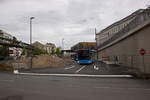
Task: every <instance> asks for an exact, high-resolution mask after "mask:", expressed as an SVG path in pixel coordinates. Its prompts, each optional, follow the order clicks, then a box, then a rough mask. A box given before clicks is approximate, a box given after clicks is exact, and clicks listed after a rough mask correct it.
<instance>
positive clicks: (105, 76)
mask: <svg viewBox="0 0 150 100" xmlns="http://www.w3.org/2000/svg"><path fill="white" fill-rule="evenodd" d="M14 74H20V75H35V76H66V77H67V76H70V77H98V78H132V77H133V76H132V75H89V74H39V73H20V72H19V73H14Z"/></svg>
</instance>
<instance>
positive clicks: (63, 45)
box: [62, 38, 64, 50]
mask: <svg viewBox="0 0 150 100" xmlns="http://www.w3.org/2000/svg"><path fill="white" fill-rule="evenodd" d="M62 50H64V38H62Z"/></svg>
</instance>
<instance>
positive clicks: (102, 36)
mask: <svg viewBox="0 0 150 100" xmlns="http://www.w3.org/2000/svg"><path fill="white" fill-rule="evenodd" d="M143 11H144V9H140V10H137V11H135V12H134V13H132V14H131V15H129V16H127V17H125V18H123V19H122V20H120V21H118V22H115V23H114V24H112V25H110V26H108V27H107V28H105V29H103V30H102V31H100V32H99V33H97V34H96V42H97V45H98V46H99V45H101V44H103V43H104V42H105V41H107V40H109V39H110V38H112V36H113V35H115V34H116V33H118V32H119V31H121V30H122V29H123V28H125V27H126V26H127V25H128V24H129V23H130V22H131V21H132V20H134V19H135V17H136V16H137V15H138V14H139V13H141V12H143Z"/></svg>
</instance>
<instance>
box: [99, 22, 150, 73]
mask: <svg viewBox="0 0 150 100" xmlns="http://www.w3.org/2000/svg"><path fill="white" fill-rule="evenodd" d="M141 48H143V49H145V50H146V54H145V55H144V60H143V56H141V55H140V53H139V51H140V49H141ZM98 55H99V60H103V59H102V58H104V57H108V59H107V60H108V61H115V56H117V57H118V63H119V64H121V65H123V66H128V67H135V68H138V69H139V70H140V71H142V72H144V66H145V72H146V73H150V25H148V26H146V27H144V28H142V29H141V30H139V31H137V32H136V33H135V34H133V35H131V36H129V37H127V38H125V39H124V40H121V41H120V42H118V43H116V44H113V45H112V46H110V47H107V48H105V49H103V50H100V51H99V54H98ZM143 61H144V63H143Z"/></svg>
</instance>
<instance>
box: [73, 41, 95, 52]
mask: <svg viewBox="0 0 150 100" xmlns="http://www.w3.org/2000/svg"><path fill="white" fill-rule="evenodd" d="M80 49H93V50H96V42H79V43H77V44H76V45H74V46H72V47H71V50H74V51H76V50H80Z"/></svg>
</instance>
